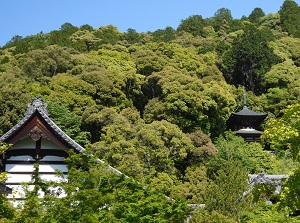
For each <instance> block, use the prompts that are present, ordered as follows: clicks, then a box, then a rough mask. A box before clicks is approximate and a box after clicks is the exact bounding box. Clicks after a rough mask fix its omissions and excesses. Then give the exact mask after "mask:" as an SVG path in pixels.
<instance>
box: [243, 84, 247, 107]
mask: <svg viewBox="0 0 300 223" xmlns="http://www.w3.org/2000/svg"><path fill="white" fill-rule="evenodd" d="M243 99H244V108H245V107H247V97H246V90H245V87H243Z"/></svg>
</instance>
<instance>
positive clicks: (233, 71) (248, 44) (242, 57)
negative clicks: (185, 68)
mask: <svg viewBox="0 0 300 223" xmlns="http://www.w3.org/2000/svg"><path fill="white" fill-rule="evenodd" d="M271 40H274V37H273V35H272V33H271V31H270V30H268V29H263V30H260V29H257V28H256V27H255V26H252V25H250V26H248V27H247V28H246V29H245V30H244V32H243V34H241V35H240V36H238V37H237V38H236V39H235V40H234V42H233V44H232V47H231V48H230V49H229V50H228V51H227V53H226V54H225V56H224V61H223V67H222V68H221V70H222V71H223V74H224V76H225V78H226V80H227V81H228V82H229V83H231V84H234V85H235V86H239V85H243V86H245V88H246V89H247V90H251V91H253V92H254V93H258V94H259V93H262V92H264V88H263V82H264V75H265V73H266V72H268V71H269V70H270V69H271V67H272V65H274V64H276V63H278V62H279V61H280V59H279V57H278V56H277V55H275V54H274V52H273V49H271V48H270V46H269V41H271Z"/></svg>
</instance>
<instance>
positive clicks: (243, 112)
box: [233, 105, 267, 118]
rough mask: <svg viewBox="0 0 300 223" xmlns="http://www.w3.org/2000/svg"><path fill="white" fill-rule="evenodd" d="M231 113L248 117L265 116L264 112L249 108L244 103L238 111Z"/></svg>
mask: <svg viewBox="0 0 300 223" xmlns="http://www.w3.org/2000/svg"><path fill="white" fill-rule="evenodd" d="M233 115H236V116H249V117H263V118H265V117H267V114H265V113H257V112H255V111H252V110H250V109H249V108H248V107H247V106H246V105H244V107H243V109H242V110H240V111H239V112H234V113H233Z"/></svg>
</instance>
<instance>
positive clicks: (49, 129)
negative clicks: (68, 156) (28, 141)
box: [0, 98, 127, 186]
mask: <svg viewBox="0 0 300 223" xmlns="http://www.w3.org/2000/svg"><path fill="white" fill-rule="evenodd" d="M35 126H38V128H42V129H41V130H42V131H45V132H38V131H36V130H39V129H36V128H34V127H35ZM29 134H30V136H31V138H33V140H35V139H34V137H44V136H45V137H46V138H48V137H49V135H50V137H51V140H54V141H55V142H56V143H61V145H63V146H67V147H68V148H69V149H70V148H73V149H74V150H75V151H77V152H83V151H84V150H85V149H84V148H83V147H82V146H81V145H79V144H78V143H77V142H75V141H74V140H73V139H71V138H70V137H69V136H68V135H67V134H66V133H65V132H64V131H63V130H61V129H60V128H59V127H58V126H57V125H56V124H55V123H54V122H53V121H52V120H51V119H50V117H49V114H48V109H47V104H46V103H44V102H43V100H42V99H41V98H34V99H33V101H32V103H29V104H28V105H27V111H26V113H25V117H24V118H23V119H22V120H21V121H20V122H19V123H18V124H16V125H15V126H14V127H13V128H11V129H10V130H9V131H8V132H7V133H5V134H4V135H2V136H1V137H0V142H6V143H16V142H17V141H18V140H21V139H23V138H25V137H27V136H29ZM54 137H55V138H54ZM59 141H61V142H59ZM96 161H97V162H98V163H102V164H103V165H104V166H105V167H106V168H108V169H110V170H111V171H113V172H114V173H115V174H118V175H120V174H123V173H122V172H121V171H119V170H117V169H115V168H114V167H112V166H110V165H107V164H106V163H105V162H104V161H103V160H101V159H98V158H96ZM125 177H127V176H125ZM0 186H1V185H0Z"/></svg>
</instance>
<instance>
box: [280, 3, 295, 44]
mask: <svg viewBox="0 0 300 223" xmlns="http://www.w3.org/2000/svg"><path fill="white" fill-rule="evenodd" d="M279 14H280V21H281V27H282V30H283V31H286V32H288V33H289V34H290V35H292V36H293V37H297V38H299V37H300V8H299V6H298V4H297V3H296V2H295V1H293V0H285V1H284V2H283V5H282V6H281V8H280V10H279Z"/></svg>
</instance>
